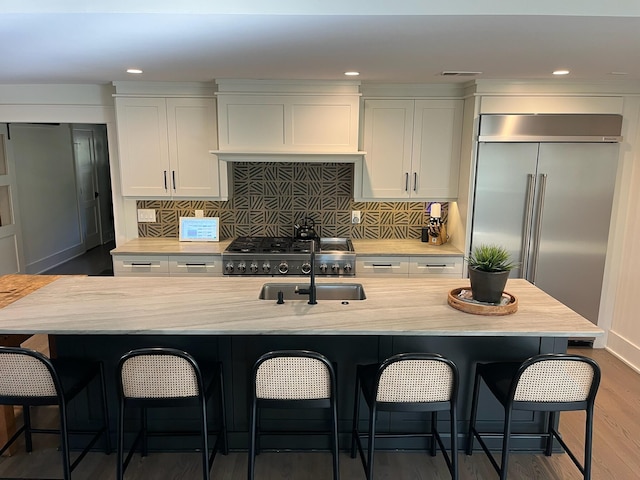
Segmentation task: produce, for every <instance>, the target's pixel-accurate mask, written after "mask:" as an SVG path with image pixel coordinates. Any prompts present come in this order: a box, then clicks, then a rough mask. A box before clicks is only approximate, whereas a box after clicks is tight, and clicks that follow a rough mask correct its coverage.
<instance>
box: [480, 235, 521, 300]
mask: <svg viewBox="0 0 640 480" xmlns="http://www.w3.org/2000/svg"><path fill="white" fill-rule="evenodd" d="M467 262H468V264H469V281H470V282H471V294H472V295H473V299H474V300H476V301H478V302H484V303H499V302H500V300H501V298H502V292H504V287H505V285H506V284H507V279H508V278H509V272H511V270H513V269H514V268H515V267H517V266H518V264H517V263H515V262H513V261H512V260H511V255H510V254H509V252H508V251H507V250H506V249H505V248H504V247H502V246H500V245H485V244H482V245H478V246H477V247H475V248H474V249H473V251H472V252H471V255H470V256H469V258H468V259H467Z"/></svg>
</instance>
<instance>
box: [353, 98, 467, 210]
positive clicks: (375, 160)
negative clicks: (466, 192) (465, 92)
mask: <svg viewBox="0 0 640 480" xmlns="http://www.w3.org/2000/svg"><path fill="white" fill-rule="evenodd" d="M462 109H463V103H462V100H413V99H392V100H365V102H364V127H363V148H364V150H365V151H366V152H367V153H366V155H365V160H364V162H363V167H362V173H361V175H360V176H358V175H356V179H359V180H357V181H359V182H361V185H355V188H354V193H355V197H356V198H357V199H359V200H394V201H399V200H400V201H401V200H417V201H422V200H424V201H432V200H453V199H455V198H456V197H457V195H458V173H459V167H460V142H461V132H462Z"/></svg>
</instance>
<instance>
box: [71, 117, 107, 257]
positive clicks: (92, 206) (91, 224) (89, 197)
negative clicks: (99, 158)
mask: <svg viewBox="0 0 640 480" xmlns="http://www.w3.org/2000/svg"><path fill="white" fill-rule="evenodd" d="M73 147H74V149H73V151H74V155H75V164H76V182H77V185H78V206H79V210H80V225H81V226H82V238H83V241H84V247H85V250H90V249H92V248H93V247H97V246H98V245H100V243H101V236H100V204H99V197H98V178H97V172H96V161H95V157H94V151H95V150H94V148H93V132H92V131H91V130H81V129H75V128H74V129H73Z"/></svg>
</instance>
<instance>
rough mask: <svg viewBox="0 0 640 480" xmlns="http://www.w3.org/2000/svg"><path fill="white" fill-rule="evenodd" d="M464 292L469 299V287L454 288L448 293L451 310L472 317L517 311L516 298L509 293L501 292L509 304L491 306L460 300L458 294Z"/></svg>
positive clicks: (507, 313) (508, 313)
mask: <svg viewBox="0 0 640 480" xmlns="http://www.w3.org/2000/svg"><path fill="white" fill-rule="evenodd" d="M462 290H466V291H468V292H469V297H471V287H463V288H454V289H453V290H451V291H450V292H449V295H448V297H447V302H448V303H449V305H451V306H452V307H453V308H455V309H457V310H460V311H462V312H466V313H473V314H474V315H510V314H512V313H515V312H516V311H517V310H518V298H517V297H516V296H515V295H511V294H510V293H507V292H503V293H502V296H503V297H507V298H508V299H509V303H507V304H505V305H492V304H489V303H476V302H469V301H465V300H462V299H461V298H460V297H459V296H458V294H459V293H460V292H461V291H462Z"/></svg>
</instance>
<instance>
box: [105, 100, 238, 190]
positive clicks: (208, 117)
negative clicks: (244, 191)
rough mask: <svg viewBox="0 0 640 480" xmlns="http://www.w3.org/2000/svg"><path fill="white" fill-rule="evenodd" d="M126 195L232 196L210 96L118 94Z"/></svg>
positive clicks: (213, 101)
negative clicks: (218, 152)
mask: <svg viewBox="0 0 640 480" xmlns="http://www.w3.org/2000/svg"><path fill="white" fill-rule="evenodd" d="M116 114H117V124H118V142H119V147H120V172H121V178H122V194H123V195H124V196H132V197H153V198H158V197H185V198H186V197H206V198H216V199H218V198H219V199H226V198H227V196H228V185H227V183H226V182H227V170H226V164H224V163H223V162H219V161H218V157H217V156H216V155H213V154H211V153H209V152H210V151H211V150H215V149H216V148H217V125H216V105H215V100H214V99H212V98H185V97H171V98H161V97H142V98H140V97H116Z"/></svg>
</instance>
